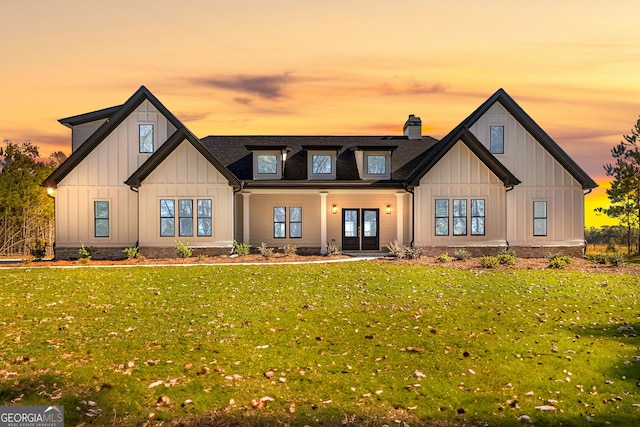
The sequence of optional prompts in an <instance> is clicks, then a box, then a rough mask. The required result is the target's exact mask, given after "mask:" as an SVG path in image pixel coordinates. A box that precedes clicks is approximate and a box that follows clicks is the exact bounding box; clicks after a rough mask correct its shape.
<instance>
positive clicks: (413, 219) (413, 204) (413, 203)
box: [403, 183, 416, 247]
mask: <svg viewBox="0 0 640 427" xmlns="http://www.w3.org/2000/svg"><path fill="white" fill-rule="evenodd" d="M403 185H404V191H406V192H407V193H409V194H411V242H410V243H409V246H411V247H413V243H414V241H415V234H416V194H415V192H414V190H412V189H411V190H410V189H409V184H407V183H404V184H403Z"/></svg>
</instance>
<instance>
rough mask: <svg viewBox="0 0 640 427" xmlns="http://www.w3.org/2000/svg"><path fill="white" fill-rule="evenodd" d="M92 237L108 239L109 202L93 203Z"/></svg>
mask: <svg viewBox="0 0 640 427" xmlns="http://www.w3.org/2000/svg"><path fill="white" fill-rule="evenodd" d="M93 218H94V235H95V236H96V237H109V202H108V201H95V202H93Z"/></svg>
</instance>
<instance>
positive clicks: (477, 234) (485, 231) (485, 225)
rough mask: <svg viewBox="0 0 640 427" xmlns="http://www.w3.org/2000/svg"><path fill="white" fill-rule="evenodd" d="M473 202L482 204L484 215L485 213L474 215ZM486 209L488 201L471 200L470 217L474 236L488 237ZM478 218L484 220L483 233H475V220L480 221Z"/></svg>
mask: <svg viewBox="0 0 640 427" xmlns="http://www.w3.org/2000/svg"><path fill="white" fill-rule="evenodd" d="M473 202H482V213H483V215H474V214H473V212H474V210H473V205H474V203H473ZM486 208H487V201H486V199H471V212H470V215H471V235H472V236H486V235H487V220H486V217H487V211H486ZM478 218H481V219H482V233H474V232H473V220H474V219H478Z"/></svg>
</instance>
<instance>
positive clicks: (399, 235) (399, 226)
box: [396, 193, 406, 246]
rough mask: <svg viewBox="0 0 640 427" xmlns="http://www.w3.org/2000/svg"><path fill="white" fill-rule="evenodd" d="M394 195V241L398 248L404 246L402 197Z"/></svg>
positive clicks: (397, 194)
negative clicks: (396, 241) (395, 240)
mask: <svg viewBox="0 0 640 427" xmlns="http://www.w3.org/2000/svg"><path fill="white" fill-rule="evenodd" d="M405 194H406V193H396V239H398V246H404V195H405Z"/></svg>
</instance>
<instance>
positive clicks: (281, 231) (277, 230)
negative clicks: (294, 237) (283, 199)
mask: <svg viewBox="0 0 640 427" xmlns="http://www.w3.org/2000/svg"><path fill="white" fill-rule="evenodd" d="M273 237H274V238H276V239H284V238H285V237H287V208H285V207H284V206H276V207H274V208H273Z"/></svg>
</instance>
